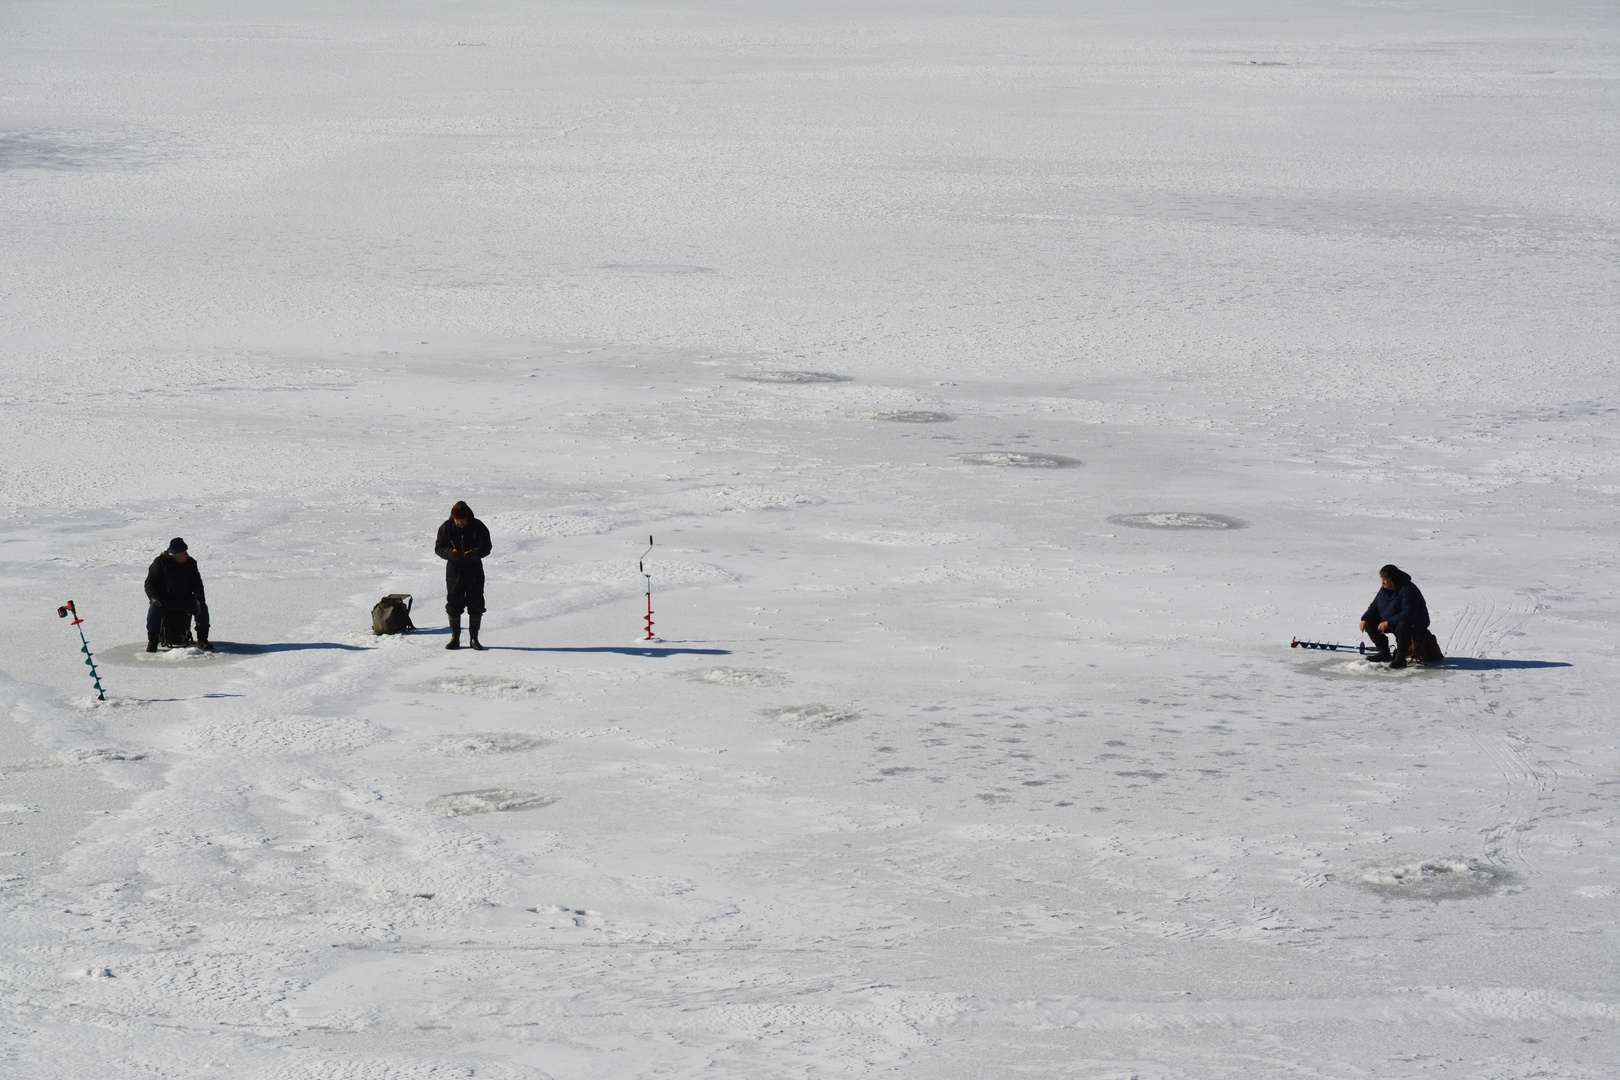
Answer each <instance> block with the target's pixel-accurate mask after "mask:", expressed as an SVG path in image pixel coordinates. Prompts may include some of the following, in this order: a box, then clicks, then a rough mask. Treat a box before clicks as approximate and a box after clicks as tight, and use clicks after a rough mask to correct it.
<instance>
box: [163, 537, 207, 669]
mask: <svg viewBox="0 0 1620 1080" xmlns="http://www.w3.org/2000/svg"><path fill="white" fill-rule="evenodd" d="M146 599H147V600H149V601H151V604H150V606H149V607H148V608H147V610H146V651H147V652H157V647H158V630H159V629H160V628H161V627H162V625H163V613H164V612H165V611H174V610H176V609H179V610H183V611H189V612H190V613H191V614H192V615H193V616H194V617H195V618H196V620H197V648H199V649H204V650H209V651H212V650H213V648H214V647H213V646H212V645H210V644H209V643H208V598H207V597H206V596H204V595H203V581H202V573H201V572H200V571H198V569H197V560H196V559H193V558H192V557H191V556H190V555H188V554H186V542H185V541H184V540H182V539H180V538H179V537H178V536H177V537H175V538H174V539H173V540H170V541H169V547H168V550H167V551H165V552H163V554H161V555H159V556H158V557H157V558H155V559H153V560H152V565H151V566H150V567H148V568H147V571H146Z"/></svg>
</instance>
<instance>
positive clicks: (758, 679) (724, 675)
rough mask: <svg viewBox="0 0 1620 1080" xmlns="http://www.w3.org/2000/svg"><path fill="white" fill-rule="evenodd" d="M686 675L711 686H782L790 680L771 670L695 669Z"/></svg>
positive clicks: (783, 672)
mask: <svg viewBox="0 0 1620 1080" xmlns="http://www.w3.org/2000/svg"><path fill="white" fill-rule="evenodd" d="M684 674H685V675H686V677H687V678H688V679H691V680H692V681H693V682H701V683H708V684H709V685H711V686H781V685H782V684H783V683H785V682H787V680H788V677H787V672H785V671H773V670H772V669H770V668H743V667H711V668H694V669H693V670H691V671H688V672H685V673H684Z"/></svg>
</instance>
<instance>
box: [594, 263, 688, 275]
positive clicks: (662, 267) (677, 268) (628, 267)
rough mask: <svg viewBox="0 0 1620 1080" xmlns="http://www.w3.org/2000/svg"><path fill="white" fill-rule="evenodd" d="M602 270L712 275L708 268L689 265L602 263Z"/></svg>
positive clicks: (627, 272)
mask: <svg viewBox="0 0 1620 1080" xmlns="http://www.w3.org/2000/svg"><path fill="white" fill-rule="evenodd" d="M602 269H603V270H617V271H619V272H620V273H621V274H712V273H714V269H713V268H712V267H708V266H693V265H691V264H690V263H604V264H603V265H602Z"/></svg>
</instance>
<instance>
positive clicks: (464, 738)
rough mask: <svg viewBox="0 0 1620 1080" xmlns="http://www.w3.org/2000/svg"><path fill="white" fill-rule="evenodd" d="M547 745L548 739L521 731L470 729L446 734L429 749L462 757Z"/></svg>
mask: <svg viewBox="0 0 1620 1080" xmlns="http://www.w3.org/2000/svg"><path fill="white" fill-rule="evenodd" d="M545 745H546V740H545V739H542V738H540V736H538V735H528V734H525V733H524V732H521V731H469V732H467V733H466V734H464V735H445V736H443V737H442V738H440V739H438V740H437V741H436V742H434V743H433V744H432V745H430V746H429V747H428V751H429V752H430V753H434V754H447V755H450V756H452V757H460V756H462V755H465V754H517V753H521V752H523V751H524V750H535V749H538V748H539V747H542V746H545Z"/></svg>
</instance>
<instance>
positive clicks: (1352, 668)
mask: <svg viewBox="0 0 1620 1080" xmlns="http://www.w3.org/2000/svg"><path fill="white" fill-rule="evenodd" d="M1316 655H1320V654H1319V653H1318V654H1316ZM1328 655H1329V656H1334V657H1335V658H1334V659H1331V660H1321V661H1314V660H1313V661H1310V662H1308V663H1304V664H1301V665H1299V670H1300V671H1302V672H1304V673H1305V674H1307V675H1325V676H1327V677H1328V678H1330V679H1386V680H1390V681H1399V680H1401V679H1419V678H1424V677H1426V676H1434V677H1437V678H1438V677H1441V676H1444V675H1445V674H1446V671H1445V668H1444V667H1443V666H1442V665H1440V664H1418V663H1411V664H1407V665H1406V666H1405V667H1403V668H1391V667H1390V666H1389V665H1388V664H1374V663H1370V662H1369V661H1368V660H1367V659H1366V658H1365V657H1363V656H1361V655H1359V654H1357V653H1356V652H1355V650H1353V649H1352V650H1350V651H1348V652H1344V651H1341V652H1339V653H1338V654H1336V655H1335V654H1333V653H1329V654H1328Z"/></svg>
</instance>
